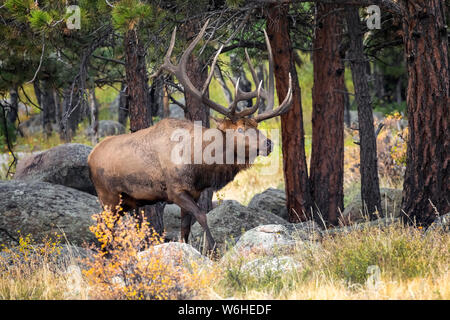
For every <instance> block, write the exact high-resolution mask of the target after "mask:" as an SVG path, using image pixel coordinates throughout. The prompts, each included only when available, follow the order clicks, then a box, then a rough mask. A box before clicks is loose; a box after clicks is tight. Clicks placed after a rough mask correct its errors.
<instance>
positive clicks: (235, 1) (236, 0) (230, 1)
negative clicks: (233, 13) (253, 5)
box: [226, 0, 244, 8]
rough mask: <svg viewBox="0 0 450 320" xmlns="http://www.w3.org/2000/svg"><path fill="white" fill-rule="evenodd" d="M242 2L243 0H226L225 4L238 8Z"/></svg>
mask: <svg viewBox="0 0 450 320" xmlns="http://www.w3.org/2000/svg"><path fill="white" fill-rule="evenodd" d="M243 3H244V0H226V4H227V6H228V7H230V8H238V7H239V6H241V5H242V4H243Z"/></svg>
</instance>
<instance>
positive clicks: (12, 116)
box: [8, 86, 19, 126]
mask: <svg viewBox="0 0 450 320" xmlns="http://www.w3.org/2000/svg"><path fill="white" fill-rule="evenodd" d="M18 92H19V91H18V88H17V86H15V87H14V88H12V89H11V90H9V98H10V99H9V110H8V121H9V123H11V124H12V125H13V126H14V125H15V123H16V120H17V116H18V113H19V93H18Z"/></svg>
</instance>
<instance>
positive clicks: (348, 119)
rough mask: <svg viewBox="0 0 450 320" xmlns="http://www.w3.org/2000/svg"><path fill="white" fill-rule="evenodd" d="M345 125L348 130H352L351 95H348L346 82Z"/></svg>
mask: <svg viewBox="0 0 450 320" xmlns="http://www.w3.org/2000/svg"><path fill="white" fill-rule="evenodd" d="M344 91H345V92H344V123H345V125H346V126H347V128H350V127H351V125H352V123H351V122H352V117H351V114H350V94H349V93H348V89H347V86H346V85H345V82H344Z"/></svg>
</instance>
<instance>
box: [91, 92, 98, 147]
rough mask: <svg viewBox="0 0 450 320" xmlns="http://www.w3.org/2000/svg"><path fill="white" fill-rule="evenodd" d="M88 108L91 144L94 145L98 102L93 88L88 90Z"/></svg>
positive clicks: (96, 138) (96, 130) (96, 141)
mask: <svg viewBox="0 0 450 320" xmlns="http://www.w3.org/2000/svg"><path fill="white" fill-rule="evenodd" d="M89 109H90V119H91V127H92V137H91V139H92V144H93V145H94V146H95V145H96V144H97V143H98V102H97V99H96V98H95V88H94V89H91V90H89Z"/></svg>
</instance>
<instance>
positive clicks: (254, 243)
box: [230, 221, 322, 256]
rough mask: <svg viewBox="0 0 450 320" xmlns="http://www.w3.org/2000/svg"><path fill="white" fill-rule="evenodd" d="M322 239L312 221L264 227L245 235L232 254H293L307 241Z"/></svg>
mask: <svg viewBox="0 0 450 320" xmlns="http://www.w3.org/2000/svg"><path fill="white" fill-rule="evenodd" d="M321 237H322V235H321V230H320V228H319V227H318V226H317V224H315V223H314V222H312V221H308V222H304V223H297V224H289V225H280V224H269V225H262V226H258V227H256V228H253V229H251V230H249V231H247V232H246V233H244V234H243V235H242V236H241V237H240V238H239V240H238V242H237V243H236V245H235V246H234V247H233V249H232V250H231V251H230V253H231V254H232V255H238V256H247V255H249V254H266V255H273V254H279V253H292V252H294V251H296V250H297V249H299V247H300V246H303V245H304V242H305V241H318V240H320V239H321Z"/></svg>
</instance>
